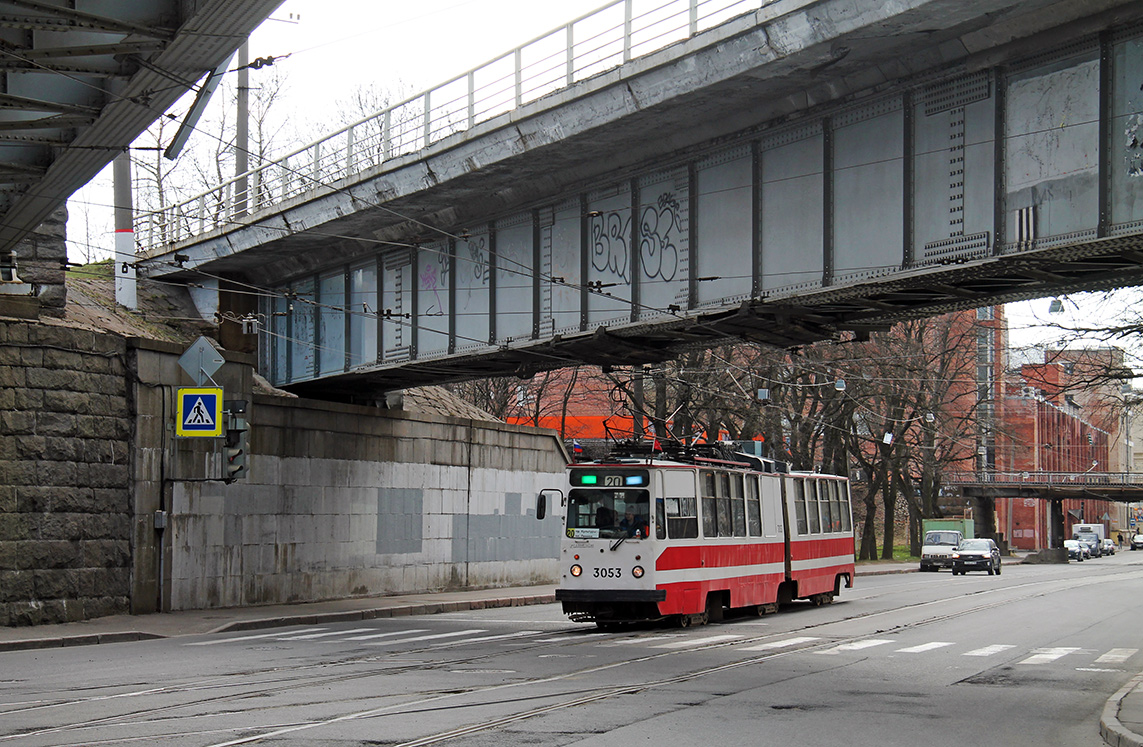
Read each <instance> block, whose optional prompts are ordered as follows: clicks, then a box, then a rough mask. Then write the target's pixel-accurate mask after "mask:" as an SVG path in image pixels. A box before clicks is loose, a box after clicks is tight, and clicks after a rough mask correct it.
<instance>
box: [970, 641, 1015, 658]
mask: <svg viewBox="0 0 1143 747" xmlns="http://www.w3.org/2000/svg"><path fill="white" fill-rule="evenodd" d="M1010 648H1016V646H1014V645H1012V644H1009V643H998V644H996V645H995V646H985V647H984V648H978V649H973V650H972V651H966V652H965V653H964V654H963V655H964V656H992V655H993V654H998V653H1000V652H1001V651H1007V650H1008V649H1010Z"/></svg>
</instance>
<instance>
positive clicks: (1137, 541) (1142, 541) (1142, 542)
mask: <svg viewBox="0 0 1143 747" xmlns="http://www.w3.org/2000/svg"><path fill="white" fill-rule="evenodd" d="M1131 549H1132V550H1143V534H1137V535H1135V536H1134V537H1132V538H1131Z"/></svg>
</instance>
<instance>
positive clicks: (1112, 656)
mask: <svg viewBox="0 0 1143 747" xmlns="http://www.w3.org/2000/svg"><path fill="white" fill-rule="evenodd" d="M1137 653H1139V649H1137V648H1113V649H1111V650H1110V651H1108V652H1107V653H1106V654H1104V655H1103V656H1101V657H1099V658H1098V659H1096V660H1095V663H1096V664H1122V663H1123V662H1125V661H1127V660H1128V659H1130V658H1131V657H1132V656H1134V655H1135V654H1137Z"/></svg>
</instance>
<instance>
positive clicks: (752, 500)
mask: <svg viewBox="0 0 1143 747" xmlns="http://www.w3.org/2000/svg"><path fill="white" fill-rule="evenodd" d="M746 529H747V532H748V533H749V534H750V536H751V537H761V536H762V509H761V507H760V506H759V505H758V476H757V475H750V476H749V477H747V478H746Z"/></svg>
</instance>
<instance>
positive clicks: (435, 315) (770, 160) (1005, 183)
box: [144, 0, 1143, 400]
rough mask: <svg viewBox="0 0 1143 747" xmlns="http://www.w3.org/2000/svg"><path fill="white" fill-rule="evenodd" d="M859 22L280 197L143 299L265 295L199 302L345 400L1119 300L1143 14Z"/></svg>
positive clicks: (783, 19)
mask: <svg viewBox="0 0 1143 747" xmlns="http://www.w3.org/2000/svg"><path fill="white" fill-rule="evenodd" d="M779 5H781V4H779ZM868 5H869V9H868V10H867V11H863V13H861V14H858V15H859V16H860V17H858V18H856V19H854V18H851V17H850V16H852V13H851V12H850V11H852V9H853V3H850V2H841V0H834V1H832V2H831V1H830V0H820V1H817V2H808V1H807V2H803V3H802V4H801V5H800V6H799V7H798V8H797V9H796V10H794V11H791V12H789V13H786V14H781V15H767V13H770V11H767V10H766V9H764V10H763V11H760V12H759V13H758V14H751V15H750V16H749V17H748V18H746V19H745V20H744V19H738V20H737V21H735V22H731V23H729V24H727V25H726V27H725V28H722V27H720V29H715V30H712V31H711V32H706V33H707V35H710V38H709V39H706V40H705V41H704V36H706V35H700V36H699V37H696V38H694V39H692V40H690V41H689V42H687V44H686V45H685V46H686V48H685V49H684V50H682V51H683V52H684V53H685V54H678V53H677V52H678V51H677V50H676V52H672V53H670V54H668V53H664V54H663V55H660V56H659V57H656V56H655V55H652V57H653V58H654V59H650V60H644V61H636V62H633V63H630V64H629V65H625V66H624V67H623V68H620V69H619V70H618V71H616V72H613V73H607V74H603V75H601V76H599V78H598V79H590V80H588V81H585V82H583V83H582V84H578V85H577V86H575V87H573V88H572V89H569V91H566V92H563V93H561V94H559V95H553V96H552V97H549V99H551V100H545V99H542V100H540V101H539V102H537V103H536V104H535V105H533V106H531V107H530V108H528V109H527V110H526V111H523V112H516V113H513V115H512V116H508V115H505V116H504V117H502V118H500V119H498V120H493V121H491V122H489V123H486V124H485V125H482V126H481V127H479V128H477V129H476V130H474V131H472V132H468V133H463V134H462V135H457V136H454V137H452V138H451V139H448V140H445V141H442V142H441V143H439V144H437V145H435V146H433V147H431V148H429V149H428V150H426V151H425V152H423V153H419V154H415V155H412V156H406V157H402V158H398V159H394V160H393V161H391V162H385V163H382V164H380V165H378V166H376V167H374V168H372V169H371V170H368V171H367V172H364V173H362V174H359V175H355V176H353V177H346V178H345V179H344V180H343V181H341V182H339V183H336V184H327V185H324V186H321V187H319V188H317V189H315V190H313V191H312V192H311V193H310V194H308V195H306V196H304V197H300V198H294V199H292V200H290V201H288V202H286V203H283V204H280V205H269V203H267V205H268V206H267V207H265V208H259V202H258V196H257V195H255V196H254V198H253V202H254V205H255V208H256V211H255V212H254V214H253V215H251V216H249V217H248V218H243V219H242V221H241V225H239V226H237V227H235V226H234V225H231V224H229V223H225V222H223V223H221V224H220V225H219V226H218V227H217V228H216V229H214V230H213V231H212V232H208V233H207V234H205V235H204V236H202V237H200V238H196V239H194V240H192V241H187V242H184V243H182V244H179V245H176V246H170V247H167V248H166V249H164V250H162V251H159V252H156V253H153V254H152V255H151V257H150V258H149V259H148V261H147V262H146V263H145V268H144V271H145V272H146V273H147V274H149V275H150V276H152V277H158V276H162V277H164V278H167V279H178V280H185V281H188V282H195V283H201V282H202V278H203V275H202V273H206V274H207V276H208V277H214V278H219V277H221V278H224V280H223V281H222V288H221V289H222V290H223V291H226V290H227V289H228V288H230V289H233V290H235V291H240V290H242V289H243V287H244V286H243V284H253V285H256V286H258V287H260V288H268V289H270V291H271V292H272V294H273V297H272V298H271V299H270V300H268V301H266V302H265V303H264V304H263V305H262V306H261V307H260V308H254V307H252V306H250V305H246V306H243V305H242V303H241V302H233V303H230V304H229V305H228V303H227V302H225V299H235V298H238V297H239V294H238V293H235V294H233V295H231V294H226V293H224V294H223V296H222V297H223V299H224V303H223V304H222V311H223V313H224V316H231V317H233V316H235V315H238V316H241V315H243V314H245V313H247V312H251V313H256V314H257V315H258V316H259V318H260V319H261V320H262V321H263V328H264V334H263V336H262V338H261V341H260V353H261V356H262V370H263V372H264V373H265V374H266V375H267V376H268V378H270V379H271V381H273V382H274V383H275V384H277V385H278V386H282V387H284V388H288V389H291V390H293V391H296V392H298V393H303V394H307V395H311V396H319V397H324V398H333V399H348V400H368V399H370V398H376V397H377V395H379V394H380V393H382V392H384V391H386V390H390V389H398V388H404V387H409V386H417V385H422V384H426V383H434V382H442V381H450V380H460V379H470V378H478V377H485V376H499V375H513V374H514V375H519V376H524V377H526V376H530V375H531V374H533V373H535V372H537V371H541V370H545V369H551V368H557V367H561V366H566V365H570V364H573V363H581V362H582V363H591V364H597V365H604V366H616V365H635V364H642V363H654V362H658V361H663V360H667V359H669V358H672V357H674V356H675V355H677V354H678V353H679V352H680V351H681V350H684V349H687V348H691V347H696V346H703V347H708V346H712V345H717V344H719V343H721V342H728V341H736V340H743V339H744V340H753V341H757V342H760V343H764V344H769V345H776V346H780V347H790V346H797V345H802V344H806V343H810V342H814V341H818V340H823V339H831V338H835V337H837V336H838V335H839V334H840V333H842V332H854V333H856V334H858V335H861V334H864V333H867V332H870V331H875V330H878V329H884V328H887V327H888V326H890V325H891V324H892V323H894V322H897V321H900V320H903V319H907V318H914V317H919V316H926V315H932V314H937V313H942V312H945V311H950V310H955V309H963V308H973V307H979V306H982V305H986V304H990V303H996V302H1003V301H1012V300H1019V299H1027V298H1035V297H1040V296H1044V295H1051V294H1056V293H1061V292H1067V291H1076V290H1089V289H1105V288H1112V287H1117V286H1125V285H1136V284H1143V93H1141V92H1140V87H1139V80H1140V78H1143V65H1140V63H1139V60H1141V59H1143V27H1140V26H1138V25H1132V24H1134V23H1137V22H1138V21H1139V19H1140V17H1143V7H1140V4H1139V3H1118V2H1113V1H1110V0H1108V1H1106V2H1099V3H1087V4H1078V3H1074V2H1064V3H1052V2H1038V3H1028V2H1023V3H1012V2H1006V1H1004V0H993V1H991V2H982V3H977V4H973V9H972V11H971V12H969V11H966V10H964V9H963V8H962V5H963V4H955V8H959V9H960V10H955V9H953V8H950V7H949V4H948V3H941V2H935V1H934V2H929V3H922V4H921V5H920V6H919V7H918V8H914V9H912V10H910V11H907V12H899V11H893V10H887V9H885V8H883V7H881V6H882V4H880V3H869V4H868ZM1080 6H1082V8H1081V7H1080ZM774 7H778V6H774ZM847 13H849V15H847ZM1088 13H1094V15H1086V14H1088ZM672 54H673V55H674V56H671V55H672ZM226 279H229V280H231V281H233V283H232V284H231V285H227V282H226Z"/></svg>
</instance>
